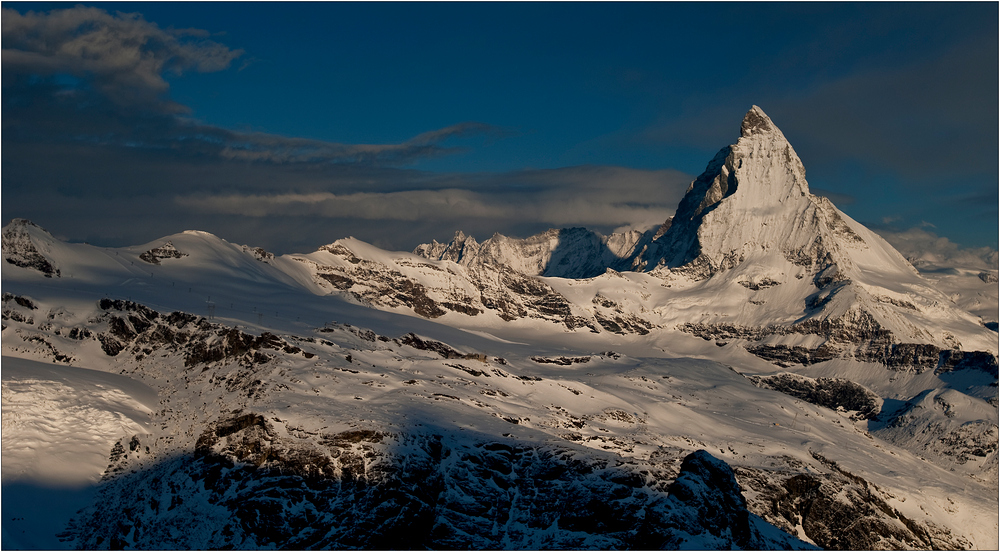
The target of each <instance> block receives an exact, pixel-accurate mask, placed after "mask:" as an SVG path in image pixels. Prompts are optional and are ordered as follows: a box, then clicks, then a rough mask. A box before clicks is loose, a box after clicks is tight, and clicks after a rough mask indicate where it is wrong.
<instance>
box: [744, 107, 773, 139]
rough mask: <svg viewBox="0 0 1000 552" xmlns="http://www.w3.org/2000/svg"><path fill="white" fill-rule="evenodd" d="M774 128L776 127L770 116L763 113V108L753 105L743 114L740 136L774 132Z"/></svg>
mask: <svg viewBox="0 0 1000 552" xmlns="http://www.w3.org/2000/svg"><path fill="white" fill-rule="evenodd" d="M776 130H778V128H777V127H776V126H774V123H773V122H771V118H770V117H768V116H767V114H766V113H764V110H763V109H761V108H759V107H757V106H756V105H754V106H751V107H750V111H747V114H746V115H744V116H743V123H742V124H741V125H740V136H751V135H753V134H754V133H765V132H774V131H776ZM778 132H781V131H778Z"/></svg>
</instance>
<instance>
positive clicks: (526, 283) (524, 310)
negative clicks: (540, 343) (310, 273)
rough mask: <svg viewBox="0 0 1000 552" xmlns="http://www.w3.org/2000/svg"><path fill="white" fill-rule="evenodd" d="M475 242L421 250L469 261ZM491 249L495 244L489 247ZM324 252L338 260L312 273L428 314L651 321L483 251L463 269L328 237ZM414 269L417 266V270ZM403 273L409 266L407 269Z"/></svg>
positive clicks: (624, 327)
mask: <svg viewBox="0 0 1000 552" xmlns="http://www.w3.org/2000/svg"><path fill="white" fill-rule="evenodd" d="M475 245H477V244H476V243H475V240H474V239H472V238H469V237H466V236H464V235H461V234H460V235H459V236H457V237H456V241H455V242H452V244H450V245H449V246H445V247H443V246H442V244H437V242H435V243H434V244H430V245H427V246H422V248H418V250H419V251H422V252H423V253H424V254H427V255H431V254H436V255H437V257H438V258H440V259H443V260H452V259H459V260H469V257H467V255H471V254H472V253H469V252H468V251H469V250H470V248H472V249H474V250H475V251H477V252H479V249H475V247H474V246H475ZM494 247H496V246H494ZM321 251H324V252H326V253H330V254H333V255H335V256H336V257H337V258H338V260H339V261H340V262H339V263H338V264H336V265H334V264H320V263H318V262H316V261H313V260H304V259H301V258H300V259H299V260H300V262H304V263H310V264H311V265H312V266H313V269H314V270H315V274H316V278H317V279H318V280H319V281H321V282H323V285H325V286H329V287H331V288H333V289H336V290H338V291H341V292H346V293H348V294H350V295H351V296H352V297H354V298H355V299H357V300H359V301H361V302H363V303H365V304H370V305H377V306H381V307H389V308H396V307H406V308H410V309H413V312H414V313H415V314H417V315H419V316H423V317H425V318H438V317H440V316H443V315H445V314H446V313H448V312H455V313H459V314H463V315H466V316H477V315H480V314H482V313H484V312H487V311H492V312H493V313H495V314H496V315H497V316H498V317H499V318H500V319H502V320H504V321H513V320H520V319H525V318H534V319H541V320H547V321H551V322H554V323H557V324H561V325H563V326H565V327H566V328H567V329H570V330H573V329H580V328H585V329H588V330H590V331H592V332H595V333H599V332H601V331H602V330H603V331H610V332H613V333H620V334H640V335H642V334H647V333H649V332H650V331H651V330H652V329H653V328H655V327H656V326H655V325H654V324H653V323H651V322H649V321H648V320H645V319H644V318H642V317H640V316H638V315H636V314H634V313H627V312H623V311H622V310H621V308H620V306H618V308H617V309H616V310H615V311H614V312H607V313H603V312H599V311H598V310H597V309H594V310H593V311H588V309H586V308H581V307H580V306H577V305H573V304H572V303H571V302H570V301H569V300H568V299H567V298H566V297H564V296H563V295H562V294H560V293H559V292H557V291H556V290H555V289H554V288H553V287H552V286H551V285H550V284H549V283H547V282H546V280H545V279H544V278H539V277H537V276H533V275H531V274H529V273H526V272H523V271H519V270H516V269H515V268H513V267H511V266H509V265H507V264H504V263H502V262H500V263H499V264H494V263H493V262H489V263H487V262H483V259H484V257H483V255H482V254H481V253H477V255H479V256H478V257H475V259H478V260H477V261H475V262H472V261H470V263H469V266H467V267H463V268H462V269H455V268H447V269H445V268H442V267H441V266H438V265H435V264H430V263H419V264H418V263H413V262H412V261H410V260H403V259H400V260H397V261H395V265H396V266H395V267H393V266H390V265H388V264H386V263H384V262H379V261H374V260H368V259H363V258H361V257H360V256H358V255H357V254H355V253H354V252H353V251H352V250H351V249H350V248H349V247H347V246H346V245H345V244H343V243H339V242H337V243H333V244H330V245H328V246H324V247H323V248H321ZM411 269H416V270H419V271H420V272H419V273H418V274H414V273H413V272H412V271H411ZM404 271H406V272H405V273H404Z"/></svg>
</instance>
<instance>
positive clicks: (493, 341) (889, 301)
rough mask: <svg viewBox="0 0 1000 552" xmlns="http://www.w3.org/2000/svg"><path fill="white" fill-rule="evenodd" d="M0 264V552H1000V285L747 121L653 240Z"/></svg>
mask: <svg viewBox="0 0 1000 552" xmlns="http://www.w3.org/2000/svg"><path fill="white" fill-rule="evenodd" d="M2 246H3V257H4V260H5V263H4V267H3V288H4V290H3V291H4V294H3V334H2V335H3V355H4V356H3V359H4V370H3V411H4V417H3V427H4V434H3V440H2V444H3V456H4V462H3V489H4V491H3V492H4V496H3V498H4V503H5V504H4V505H5V507H6V508H5V514H7V515H5V519H4V523H3V539H4V542H3V545H4V547H5V548H19V547H43V548H64V547H83V548H118V547H123V546H129V547H138V548H180V549H187V548H216V547H219V548H223V547H235V548H260V547H289V548H331V547H336V548H354V547H360V548H378V549H388V548H399V547H406V548H410V547H433V548H441V547H448V548H459V547H461V548H519V549H524V548H534V549H541V548H557V547H558V548H602V549H604V548H644V549H649V548H695V549H702V548H734V547H735V548H754V549H761V548H814V547H819V548H852V549H882V548H890V549H894V548H995V547H996V546H998V542H997V530H998V527H1000V523H998V504H997V501H996V495H997V484H998V457H997V448H998V446H997V440H998V426H997V423H998V415H997V405H998V398H997V381H998V379H997V376H998V369H997V351H998V345H997V341H998V339H997V333H996V321H997V320H996V315H997V310H998V307H997V304H996V297H997V273H996V270H988V271H981V272H978V273H975V274H973V273H969V274H965V272H968V271H965V272H962V271H960V270H959V269H957V268H956V269H953V270H952V271H951V272H949V273H948V274H950V275H951V276H950V279H947V278H943V277H942V276H941V273H940V272H936V273H935V275H931V276H929V277H925V276H923V275H921V272H919V271H918V270H917V269H916V268H915V267H914V265H913V264H911V262H909V261H908V260H907V259H906V258H904V257H903V256H902V255H900V254H899V253H898V252H897V251H896V250H895V249H893V248H892V246H890V245H889V244H888V243H887V242H886V241H885V240H883V239H882V238H881V237H879V236H878V235H877V234H875V233H874V232H872V231H870V230H869V229H867V228H865V227H864V226H863V225H861V224H859V223H858V222H856V221H854V220H852V219H851V218H850V217H849V216H847V215H846V214H844V213H843V212H841V211H840V210H838V209H837V208H836V207H835V206H834V205H833V204H832V203H831V202H830V200H828V199H827V198H825V197H821V196H817V195H814V194H812V193H810V191H809V187H808V183H807V181H806V178H805V169H804V167H803V164H802V162H801V161H800V159H799V157H798V155H797V154H796V153H795V151H794V149H793V148H792V146H791V145H790V144H789V143H788V141H787V140H786V139H785V137H784V135H783V134H782V133H781V131H780V130H779V129H778V128H777V126H775V124H774V123H773V122H772V121H771V119H770V118H769V117H768V116H767V115H766V114H765V113H764V112H763V111H762V110H761V109H760V108H758V107H756V106H754V107H752V108H751V109H750V110H749V111H748V112H747V114H746V116H745V117H744V119H743V121H742V123H741V125H740V132H739V138H738V140H737V141H736V142H735V143H734V144H732V145H730V146H727V147H725V148H723V149H722V150H720V151H719V153H718V154H716V156H715V157H714V158H713V159H712V160H711V161H710V162H709V163H708V166H707V168H706V169H705V171H704V172H703V173H702V174H701V175H700V176H698V178H696V179H695V180H694V181H693V182H692V183H691V185H690V187H689V189H688V191H687V193H686V194H685V196H684V198H683V199H682V200H681V202H680V205H679V206H678V209H677V212H676V213H675V215H674V216H673V217H672V218H671V219H670V220H667V221H665V222H664V223H663V224H662V225H660V226H658V227H656V228H651V229H649V230H648V231H645V232H642V231H629V232H623V233H615V234H612V235H610V236H604V235H601V234H598V233H596V232H593V231H590V230H587V229H584V228H569V229H553V230H549V231H547V232H543V233H541V234H538V235H535V236H531V237H528V238H524V239H518V238H510V237H506V236H502V235H500V234H495V235H494V236H492V237H490V238H489V239H487V240H485V241H482V242H479V241H477V240H476V239H475V238H473V237H472V236H467V235H465V234H464V233H462V232H458V233H456V234H455V236H454V238H453V239H452V240H451V241H450V242H448V243H439V242H436V241H434V242H431V243H429V244H423V245H420V246H418V247H417V248H416V249H415V250H414V251H413V252H412V253H405V252H389V251H384V250H381V249H379V248H377V247H374V246H372V245H370V244H367V243H364V242H362V241H360V240H357V239H354V238H346V239H340V240H337V241H334V242H332V243H330V244H328V245H325V246H323V247H321V248H319V249H318V250H317V251H314V252H311V253H305V254H289V255H274V254H271V253H269V252H267V251H265V250H263V249H260V248H255V247H252V246H245V245H237V244H232V243H229V242H227V241H225V240H223V239H221V238H219V237H217V236H214V235H211V234H208V233H205V232H198V231H186V232H183V233H180V234H175V235H172V236H166V237H164V238H162V239H159V240H156V241H154V242H150V243H147V244H142V245H137V246H134V247H124V248H102V247H96V246H91V245H87V244H76V243H67V242H64V241H61V240H58V239H56V238H54V237H53V236H52V235H50V234H49V233H48V232H46V231H45V230H44V229H42V228H40V227H38V226H36V225H34V224H32V223H31V222H29V221H26V220H22V219H17V220H14V221H13V222H11V223H10V224H8V225H7V226H5V227H4V228H3V231H2ZM918 266H919V265H918ZM963 275H964V276H963ZM966 276H968V277H966ZM939 285H942V286H943V287H947V292H945V291H942V290H941V289H939V287H938V286H939ZM973 298H974V301H975V304H976V305H977V307H976V308H977V310H976V314H973V313H971V312H969V310H967V308H969V306H970V305H972V304H973ZM990 315H992V316H990ZM71 458H77V459H83V460H71ZM39 496H42V497H45V496H48V497H56V496H58V497H60V498H61V499H62V500H63V503H64V504H66V506H65V507H64V510H65V511H63V512H61V513H60V514H59V515H56V516H53V515H50V514H49V513H47V512H44V511H36V510H33V509H32V507H31V504H32V503H34V502H35V501H37V498H38V497H39ZM10 512H17V513H18V514H10ZM12 518H13V520H12ZM345 520H348V521H345Z"/></svg>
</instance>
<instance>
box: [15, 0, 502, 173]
mask: <svg viewBox="0 0 1000 552" xmlns="http://www.w3.org/2000/svg"><path fill="white" fill-rule="evenodd" d="M208 36H209V32H208V31H206V30H202V29H161V28H159V27H158V26H157V25H156V24H155V23H150V22H148V21H146V20H145V19H143V17H142V16H141V15H139V14H126V13H121V12H118V13H115V14H110V13H108V12H106V11H103V10H100V9H97V8H87V7H82V6H80V7H74V8H69V9H64V10H53V11H51V12H27V13H26V14H24V15H22V14H20V13H18V12H17V11H15V10H11V9H6V8H5V9H3V57H2V60H3V72H4V87H3V89H4V90H3V92H4V132H5V138H13V139H16V140H20V141H41V142H46V143H56V142H68V143H73V142H75V143H87V144H90V145H93V146H101V147H127V148H145V149H150V150H157V149H161V150H162V149H168V150H171V151H173V152H175V153H176V154H181V155H189V156H198V157H203V156H206V155H207V156H216V157H218V158H220V159H226V160H239V161H249V162H259V163H278V164H308V163H354V164H366V165H401V164H407V163H411V162H413V161H415V160H418V159H422V158H428V157H436V156H440V155H446V154H450V153H455V152H457V151H460V150H458V149H457V148H454V147H446V146H445V145H444V143H445V142H446V141H448V140H450V139H453V138H461V137H468V136H474V135H482V134H493V135H501V134H503V131H501V130H500V129H497V128H495V127H492V126H490V125H487V124H484V123H477V122H463V123H459V124H454V125H450V126H447V127H444V128H440V129H435V130H431V131H428V132H424V133H421V134H418V135H417V136H414V137H413V138H411V139H409V140H406V141H404V142H402V143H398V144H343V143H336V142H330V141H322V140H312V139H305V138H298V137H290V136H281V135H276V134H269V133H263V132H238V131H233V130H229V129H224V128H219V127H216V126H211V125H205V124H202V123H199V122H198V121H197V120H194V119H190V118H187V117H183V116H182V115H183V114H185V113H187V112H188V111H189V110H188V109H187V108H186V107H185V106H183V105H179V104H177V103H176V102H174V101H172V100H171V99H170V97H169V84H168V82H167V80H166V79H165V76H166V75H168V74H173V75H180V74H183V73H184V72H187V71H198V72H214V71H222V70H225V69H227V68H229V67H230V65H231V64H232V62H233V61H234V60H236V59H238V58H240V57H241V56H243V53H244V52H243V50H238V49H237V50H234V49H230V48H229V47H227V46H225V45H223V44H220V43H218V42H214V41H212V40H209V39H208V38H207V37H208Z"/></svg>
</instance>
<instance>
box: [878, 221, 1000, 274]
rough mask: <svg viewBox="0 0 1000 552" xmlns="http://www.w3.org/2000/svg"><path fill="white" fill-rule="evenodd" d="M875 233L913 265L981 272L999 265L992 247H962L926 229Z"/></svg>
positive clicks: (879, 230)
mask: <svg viewBox="0 0 1000 552" xmlns="http://www.w3.org/2000/svg"><path fill="white" fill-rule="evenodd" d="M875 230H876V231H877V232H878V234H879V235H880V236H882V237H883V238H885V240H886V241H887V242H889V243H890V244H892V246H893V247H895V248H896V250H897V251H899V252H900V253H902V254H903V256H904V257H906V258H907V259H909V260H910V261H911V262H917V261H924V262H928V263H931V264H934V265H939V266H961V267H967V268H974V269H978V270H983V269H988V270H996V269H997V266H998V263H1000V253H998V252H997V250H996V249H993V248H992V247H975V248H969V247H962V246H961V245H959V244H957V243H955V242H953V241H951V240H949V239H948V238H945V237H942V236H938V235H937V234H935V233H933V232H929V231H927V230H925V229H924V228H919V227H914V228H910V229H908V230H896V229H892V228H888V227H882V228H875Z"/></svg>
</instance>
